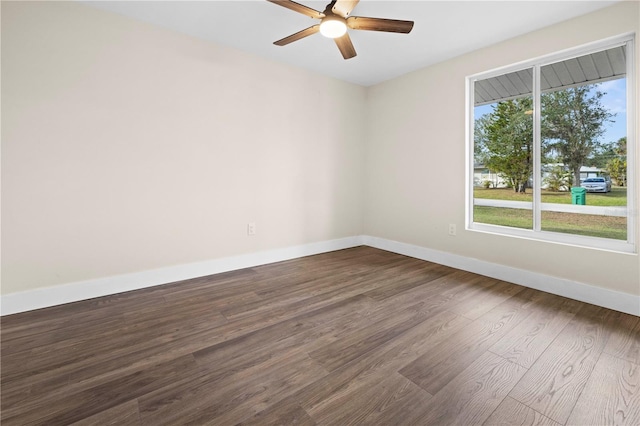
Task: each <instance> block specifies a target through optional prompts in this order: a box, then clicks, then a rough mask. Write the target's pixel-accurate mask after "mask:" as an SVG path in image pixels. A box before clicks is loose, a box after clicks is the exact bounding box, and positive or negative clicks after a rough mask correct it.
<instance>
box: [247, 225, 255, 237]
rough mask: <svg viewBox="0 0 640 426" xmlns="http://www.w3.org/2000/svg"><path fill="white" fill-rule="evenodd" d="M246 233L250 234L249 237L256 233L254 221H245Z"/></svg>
mask: <svg viewBox="0 0 640 426" xmlns="http://www.w3.org/2000/svg"><path fill="white" fill-rule="evenodd" d="M247 235H248V236H250V237H251V236H254V235H256V223H255V222H249V223H247Z"/></svg>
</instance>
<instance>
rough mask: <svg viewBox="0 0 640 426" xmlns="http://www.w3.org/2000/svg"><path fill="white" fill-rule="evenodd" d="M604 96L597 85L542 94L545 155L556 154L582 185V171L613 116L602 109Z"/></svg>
mask: <svg viewBox="0 0 640 426" xmlns="http://www.w3.org/2000/svg"><path fill="white" fill-rule="evenodd" d="M604 95H605V93H604V92H601V91H599V90H598V89H597V86H594V85H584V86H577V87H571V88H568V89H563V90H557V91H555V92H549V93H544V94H542V99H541V101H542V126H541V131H542V138H543V149H544V151H545V153H550V152H553V153H557V154H558V156H559V157H560V159H561V161H562V162H563V163H564V165H565V166H566V167H568V169H569V170H570V171H571V172H572V173H573V181H574V182H576V183H577V182H580V168H581V167H582V166H583V165H584V164H585V163H586V161H587V159H588V158H589V157H590V156H591V155H592V154H593V153H594V152H595V150H596V149H597V148H598V146H599V142H598V139H599V138H600V136H602V134H603V133H604V123H606V122H608V121H612V120H611V118H612V117H613V115H612V114H611V113H610V112H609V111H608V110H607V109H606V108H605V107H604V106H603V105H602V97H603V96H604Z"/></svg>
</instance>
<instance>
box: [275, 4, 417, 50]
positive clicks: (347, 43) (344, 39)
mask: <svg viewBox="0 0 640 426" xmlns="http://www.w3.org/2000/svg"><path fill="white" fill-rule="evenodd" d="M267 1H269V2H271V3H275V4H277V5H280V6H282V7H286V8H287V9H291V10H293V11H294V12H298V13H302V14H303V15H307V16H309V17H311V18H314V19H320V23H319V24H316V25H312V26H310V27H309V28H306V29H304V30H302V31H299V32H297V33H295V34H292V35H290V36H288V37H285V38H283V39H280V40H278V41H275V42H274V43H273V44H275V45H276V46H285V45H287V44H289V43H293V42H294V41H297V40H300V39H301V38H304V37H307V36H310V35H312V34H315V33H317V32H320V33H321V34H322V35H324V36H325V37H329V38H332V39H334V40H335V42H336V45H337V46H338V49H340V53H342V57H343V58H344V59H350V58H353V57H354V56H356V49H355V48H354V47H353V43H352V42H351V38H350V37H349V33H348V32H347V27H348V28H351V29H352V30H369V31H384V32H391V33H403V34H408V33H410V32H411V29H412V28H413V21H400V20H397V19H383V18H365V17H362V16H349V14H351V11H352V10H353V9H354V8H355V7H356V5H357V4H358V2H359V1H360V0H333V1H332V2H331V3H329V4H328V5H327V7H326V9H325V10H324V12H319V11H317V10H315V9H312V8H310V7H307V6H305V5H302V4H300V3H296V2H294V1H290V0H267Z"/></svg>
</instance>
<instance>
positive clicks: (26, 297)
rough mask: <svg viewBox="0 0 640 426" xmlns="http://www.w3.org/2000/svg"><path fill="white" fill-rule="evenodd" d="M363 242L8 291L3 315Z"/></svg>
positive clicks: (347, 240)
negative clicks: (16, 291)
mask: <svg viewBox="0 0 640 426" xmlns="http://www.w3.org/2000/svg"><path fill="white" fill-rule="evenodd" d="M360 245H362V237H359V236H357V237H347V238H341V239H337V240H330V241H321V242H317V243H310V244H304V245H300V246H294V247H286V248H282V249H275V250H268V251H262V252H257V253H249V254H244V255H240V256H234V257H225V258H220V259H214V260H209V261H205V262H197V263H189V264H185V265H178V266H170V267H166V268H160V269H153V270H150V271H143V272H136V273H132V274H123V275H116V276H111V277H106V278H98V279H93V280H87V281H78V282H73V283H69V284H63V285H58V286H54V287H45V288H41V289H37V290H29V291H22V292H18V293H9V294H5V295H3V296H0V308H1V309H0V311H1V312H0V315H3V316H4V315H11V314H16V313H19V312H25V311H32V310H34V309H40V308H47V307H50V306H56V305H62V304H65V303H70V302H77V301H79V300H86V299H93V298H94V297H101V296H108V295H111V294H116V293H122V292H125V291H131V290H139V289H142V288H146V287H153V286H156V285H160V284H167V283H171V282H175V281H181V280H187V279H190V278H197V277H204V276H207V275H212V274H219V273H222V272H228V271H234V270H237V269H243V268H250V267H253V266H259V265H265V264H268V263H274V262H281V261H283V260H289V259H295V258H299V257H303V256H311V255H314V254H320V253H326V252H330V251H335V250H342V249H346V248H351V247H356V246H360Z"/></svg>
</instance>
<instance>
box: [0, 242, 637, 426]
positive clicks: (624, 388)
mask: <svg viewBox="0 0 640 426" xmlns="http://www.w3.org/2000/svg"><path fill="white" fill-rule="evenodd" d="M0 321H1V343H2V345H1V368H2V372H1V386H2V387H1V398H2V404H1V408H2V413H1V422H2V424H3V425H7V426H8V425H25V424H43V425H44V424H46V425H57V424H65V425H66V424H76V425H104V424H113V425H163V424H198V425H199V424H216V425H234V424H255V425H265V424H287V425H288V424H296V425H315V424H317V425H349V424H367V425H374V424H379V425H395V424H407V425H409V424H411V425H514V424H517V425H549V426H551V425H553V426H558V425H590V424H591V425H614V424H615V425H636V426H637V425H639V424H640V318H638V317H635V316H632V315H627V314H623V313H619V312H615V311H611V310H608V309H605V308H600V307H597V306H593V305H588V304H585V303H581V302H577V301H574V300H569V299H565V298H562V297H558V296H554V295H551V294H547V293H542V292H539V291H535V290H532V289H527V288H525V287H521V286H518V285H515V284H509V283H506V282H502V281H499V280H496V279H492V278H487V277H483V276H479V275H475V274H472V273H469V272H463V271H458V270H455V269H451V268H448V267H445V266H442V265H436V264H433V263H429V262H424V261H421V260H417V259H412V258H409V257H405V256H400V255H396V254H392V253H388V252H384V251H381V250H376V249H373V248H369V247H357V248H354V249H349V250H342V251H337V252H332V253H327V254H322V255H317V256H310V257H306V258H302V259H296V260H291V261H287V262H281V263H277V264H271V265H265V266H261V267H256V268H249V269H244V270H240V271H235V272H230V273H225V274H219V275H213V276H210V277H204V278H198V279H193V280H187V281H183V282H178V283H173V284H167V285H164V286H158V287H153V288H149V289H144V290H139V291H133V292H129V293H123V294H118V295H114V296H108V297H102V298H99V299H92V300H87V301H82V302H77V303H72V304H68V305H64V306H57V307H52V308H47V309H42V310H38V311H32V312H26V313H22V314H16V315H11V316H6V317H2V318H1V320H0Z"/></svg>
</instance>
